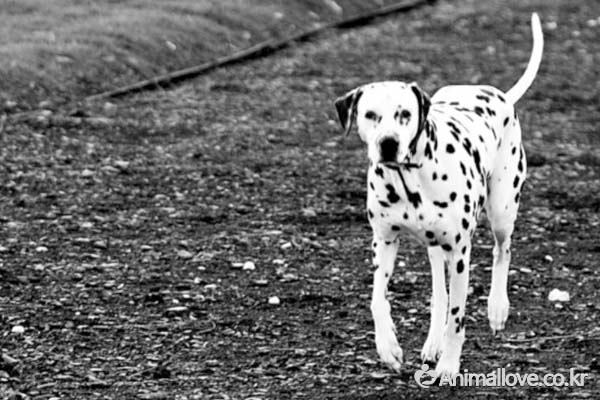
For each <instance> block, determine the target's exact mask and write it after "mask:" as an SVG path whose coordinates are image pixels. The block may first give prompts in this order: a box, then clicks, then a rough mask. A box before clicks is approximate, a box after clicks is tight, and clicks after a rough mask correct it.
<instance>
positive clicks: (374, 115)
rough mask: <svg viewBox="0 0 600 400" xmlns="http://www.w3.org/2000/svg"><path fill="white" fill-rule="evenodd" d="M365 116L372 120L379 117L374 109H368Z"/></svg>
mask: <svg viewBox="0 0 600 400" xmlns="http://www.w3.org/2000/svg"><path fill="white" fill-rule="evenodd" d="M365 118H366V119H369V120H371V121H375V120H376V119H377V114H375V112H374V111H367V112H366V113H365Z"/></svg>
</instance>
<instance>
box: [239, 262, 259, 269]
mask: <svg viewBox="0 0 600 400" xmlns="http://www.w3.org/2000/svg"><path fill="white" fill-rule="evenodd" d="M242 269H243V270H245V271H254V270H255V269H256V265H254V263H253V262H252V261H246V262H245V263H244V265H243V266H242Z"/></svg>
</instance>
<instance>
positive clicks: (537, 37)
mask: <svg viewBox="0 0 600 400" xmlns="http://www.w3.org/2000/svg"><path fill="white" fill-rule="evenodd" d="M531 32H532V34H533V50H531V56H530V58H529V63H528V64H527V68H526V69H525V73H523V76H521V78H519V80H518V81H517V83H516V84H515V85H514V86H513V87H512V88H510V89H509V91H508V92H506V97H507V98H508V101H509V102H510V103H512V104H515V103H516V102H517V101H519V99H520V98H521V97H522V96H523V95H524V94H525V92H526V91H527V89H529V86H531V84H532V83H533V80H534V79H535V75H536V74H537V71H538V68H539V67H540V62H541V61H542V50H543V49H544V34H543V33H542V25H541V23H540V17H538V15H537V13H533V14H531Z"/></svg>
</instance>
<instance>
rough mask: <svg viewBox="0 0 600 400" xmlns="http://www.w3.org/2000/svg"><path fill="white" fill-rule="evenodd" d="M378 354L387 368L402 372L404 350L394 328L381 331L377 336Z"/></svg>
mask: <svg viewBox="0 0 600 400" xmlns="http://www.w3.org/2000/svg"><path fill="white" fill-rule="evenodd" d="M375 343H376V345H377V353H378V354H379V357H380V358H381V361H383V362H384V363H385V364H386V365H387V366H389V367H390V368H392V369H393V370H394V371H396V372H398V371H400V366H401V365H402V358H403V353H402V348H401V347H400V345H399V344H398V340H397V339H396V335H395V334H394V330H393V328H389V329H385V330H381V331H379V332H376V334H375Z"/></svg>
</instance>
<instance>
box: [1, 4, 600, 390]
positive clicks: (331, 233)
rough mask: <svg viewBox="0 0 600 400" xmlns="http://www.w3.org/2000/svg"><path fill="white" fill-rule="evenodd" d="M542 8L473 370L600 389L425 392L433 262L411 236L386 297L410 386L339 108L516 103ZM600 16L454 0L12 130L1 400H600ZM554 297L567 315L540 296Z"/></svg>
mask: <svg viewBox="0 0 600 400" xmlns="http://www.w3.org/2000/svg"><path fill="white" fill-rule="evenodd" d="M532 10H537V11H539V12H540V15H541V18H542V20H543V22H544V23H545V27H544V29H545V33H546V50H545V55H544V61H543V64H542V68H541V70H540V73H539V75H538V79H537V80H536V82H535V83H534V86H533V88H532V89H531V90H530V91H529V92H528V93H527V95H526V96H525V97H524V98H523V99H522V101H521V103H520V104H519V106H518V109H519V113H520V118H521V121H522V126H523V130H524V137H525V139H524V142H525V148H526V150H527V153H528V156H529V159H530V164H531V168H530V174H529V178H528V181H527V182H528V183H527V185H526V189H525V191H524V195H523V204H522V209H521V212H520V216H519V219H518V222H517V228H516V232H515V236H514V247H513V264H512V270H511V275H510V282H509V285H510V289H509V296H510V298H511V306H512V309H511V316H510V318H509V321H508V324H507V330H506V331H505V332H504V333H502V334H501V335H499V336H498V337H493V336H492V334H491V332H490V331H489V329H488V326H487V314H486V301H485V298H486V296H487V291H488V282H489V278H490V264H491V245H492V240H491V238H490V235H489V234H488V232H487V230H486V229H480V230H479V231H478V233H477V235H476V238H475V243H476V245H475V247H474V254H473V257H472V259H473V266H472V268H473V271H472V274H471V294H470V296H469V302H468V310H469V311H468V315H469V319H468V321H467V342H466V345H465V350H464V352H463V358H462V360H463V364H462V367H463V368H466V369H468V370H469V371H473V372H478V373H489V372H491V371H493V370H495V369H496V368H500V367H505V368H506V369H507V371H509V372H514V373H540V374H546V373H567V374H568V372H569V368H577V370H578V371H582V372H588V373H591V374H592V376H593V379H591V380H589V381H586V384H585V386H583V387H581V388H579V387H578V388H571V387H569V388H566V387H563V388H543V387H542V388H523V387H515V388H502V389H498V388H458V389H451V388H447V387H443V388H432V389H429V390H426V389H421V388H419V387H418V386H417V385H416V383H415V381H414V379H413V374H414V372H415V371H416V370H417V369H419V368H420V366H421V364H420V361H419V351H420V348H421V346H422V344H423V342H424V340H425V336H426V332H427V327H428V321H429V313H428V302H429V297H430V283H429V268H428V266H427V262H426V256H425V252H424V249H423V248H421V247H420V246H419V245H418V244H416V243H415V242H413V241H412V240H411V239H409V238H408V237H407V238H406V241H405V243H404V244H403V246H402V250H401V255H400V262H401V263H403V264H405V267H403V268H399V269H398V272H397V273H396V275H395V276H394V277H393V280H392V284H391V285H390V290H391V293H390V296H391V299H392V308H393V315H394V318H395V321H396V325H397V327H398V332H399V338H400V341H401V344H402V346H403V348H404V350H405V357H406V361H407V362H406V364H405V366H404V367H403V370H402V372H401V373H400V374H395V373H393V372H392V371H390V370H387V369H385V367H384V366H383V365H381V364H380V363H379V362H378V360H377V356H376V352H375V345H374V340H373V339H374V337H373V332H372V331H373V327H372V322H371V318H370V313H369V309H368V305H369V296H370V291H371V289H370V281H371V271H370V267H369V260H368V257H369V251H368V250H369V245H368V244H369V240H370V239H369V235H370V232H369V228H368V224H367V221H366V217H365V212H364V201H365V196H366V194H365V172H366V154H365V150H364V148H363V146H362V144H361V143H360V141H359V139H358V137H356V135H353V136H351V137H348V138H343V137H341V132H340V129H339V127H338V125H337V122H336V121H335V119H334V118H335V113H334V109H333V105H332V100H333V99H334V98H335V97H336V96H338V95H340V94H342V93H344V92H345V91H347V90H348V89H351V88H353V87H355V86H357V85H358V84H361V83H365V82H368V81H371V80H385V79H402V80H416V81H418V82H419V83H420V85H421V86H422V87H423V88H424V89H425V90H427V91H429V92H430V93H433V92H434V91H435V89H436V88H438V87H440V86H442V85H444V84H448V83H459V82H463V83H464V82H472V83H479V82H481V83H484V82H485V83H489V84H492V85H495V86H498V87H499V88H503V89H507V88H509V87H510V86H511V85H512V84H513V83H514V81H515V80H516V79H517V78H518V76H520V74H521V72H522V70H523V68H524V66H525V64H526V63H527V59H528V56H529V51H530V48H531V37H530V28H529V18H530V12H531V11H532ZM598 16H600V6H599V5H598V3H597V2H593V1H588V2H583V1H582V2H576V3H575V2H574V3H567V2H558V1H556V2H555V1H540V0H538V1H535V0H530V1H509V2H500V1H490V2H485V3H484V2H476V1H467V0H464V1H458V2H453V3H450V2H447V1H440V2H438V3H437V4H436V5H435V6H433V7H428V8H425V9H422V10H419V11H415V12H412V13H410V14H407V15H403V16H397V17H394V18H389V19H386V20H384V21H380V22H378V23H376V24H374V25H372V26H369V27H364V28H361V29H357V30H355V31H352V32H346V33H343V34H338V33H336V32H331V33H329V34H327V35H325V36H324V37H323V38H322V39H321V40H318V41H314V42H310V43H304V44H301V45H298V46H297V47H295V48H292V49H289V50H286V51H284V52H282V53H280V54H278V55H276V56H273V57H270V58H266V59H260V60H255V61H253V62H251V63H248V64H245V65H241V66H236V67H231V68H226V69H223V70H220V71H216V72H214V73H212V74H210V75H207V76H205V77H202V78H199V79H197V80H195V81H192V82H189V84H186V85H185V86H181V87H179V88H176V89H174V90H171V91H166V92H154V93H144V94H139V95H136V96H135V97H131V98H127V99H124V100H121V101H119V102H115V103H107V104H97V105H95V106H93V107H90V108H89V109H82V110H78V112H77V113H75V114H74V115H76V116H77V115H79V116H81V115H91V116H94V117H95V119H85V118H84V119H78V118H72V117H69V118H65V117H64V116H61V117H59V116H57V115H50V116H43V117H40V118H39V119H34V120H31V121H28V122H24V123H21V124H16V125H9V126H6V127H5V129H4V132H3V133H2V135H1V136H0V165H1V167H0V193H1V197H0V278H1V281H2V282H3V283H2V285H1V286H0V300H1V303H0V307H1V309H0V323H1V335H0V337H1V339H0V341H1V342H0V343H1V347H2V353H3V354H4V355H5V357H4V358H3V359H2V360H1V361H0V397H2V396H4V397H6V398H10V396H11V394H12V395H13V398H27V396H30V397H31V398H40V399H42V398H44V399H48V398H52V397H56V398H90V399H103V398H140V399H163V398H164V399H171V398H173V399H227V398H231V399H247V398H260V399H285V398H298V399H304V398H306V399H309V398H310V399H324V398H336V399H337V398H339V399H352V398H357V399H358V398H360V399H365V398H369V399H370V398H372V399H379V398H390V399H395V398H404V397H406V398H411V399H413V398H435V397H438V396H445V397H448V396H449V397H455V396H456V397H460V398H467V399H470V398H472V399H476V398H477V399H479V398H532V399H534V398H535V399H539V398H571V399H572V398H594V397H595V396H597V393H599V391H600V386H599V384H598V380H597V378H596V376H597V375H598V373H599V372H600V363H599V359H598V351H599V349H600V346H599V340H600V339H599V338H600V331H598V322H597V321H598V317H599V313H600V302H599V300H598V298H599V297H598V289H597V288H598V287H600V272H599V270H598V268H597V260H598V256H599V253H600V247H599V245H598V237H599V236H600V215H599V212H600V200H599V198H598V193H599V191H600V178H599V172H600V156H599V155H598V151H597V150H596V148H597V146H598V144H600V136H599V135H598V129H597V128H598V127H597V121H598V120H600V118H599V117H600V110H599V109H598V103H597V99H598V98H599V96H598V95H599V92H600V84H599V83H598V82H599V81H600V79H599V78H600V77H599V75H600V71H599V70H598V68H597V65H598V64H599V62H598V61H599V60H598V55H599V54H600V40H599V38H600V21H597V20H592V18H597V17H598ZM590 21H596V22H590ZM249 262H251V263H249ZM553 288H559V289H562V290H566V291H568V292H569V293H570V295H571V301H570V302H568V303H565V304H556V303H551V302H549V301H548V300H547V296H548V293H549V291H550V290H551V289H553ZM275 296H276V297H277V299H278V300H279V304H270V302H269V300H271V302H273V303H277V302H276V301H275ZM21 330H22V331H21ZM19 396H21V397H19Z"/></svg>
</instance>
